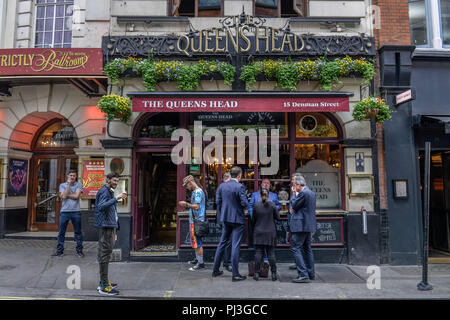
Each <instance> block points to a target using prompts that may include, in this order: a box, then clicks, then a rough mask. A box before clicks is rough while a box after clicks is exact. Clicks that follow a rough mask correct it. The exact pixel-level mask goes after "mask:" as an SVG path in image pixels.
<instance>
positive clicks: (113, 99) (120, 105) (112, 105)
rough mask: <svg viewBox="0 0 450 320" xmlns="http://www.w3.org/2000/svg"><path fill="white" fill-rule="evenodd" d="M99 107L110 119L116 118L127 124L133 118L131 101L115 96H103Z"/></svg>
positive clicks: (98, 104)
mask: <svg viewBox="0 0 450 320" xmlns="http://www.w3.org/2000/svg"><path fill="white" fill-rule="evenodd" d="M97 107H98V108H99V109H100V110H101V111H102V112H103V113H105V114H106V117H107V118H108V119H114V118H116V119H120V120H121V121H122V122H125V123H126V122H127V121H128V119H129V118H130V116H131V100H130V99H128V98H125V97H122V96H118V95H115V94H110V95H105V96H103V97H102V98H101V99H100V101H99V102H98V103H97Z"/></svg>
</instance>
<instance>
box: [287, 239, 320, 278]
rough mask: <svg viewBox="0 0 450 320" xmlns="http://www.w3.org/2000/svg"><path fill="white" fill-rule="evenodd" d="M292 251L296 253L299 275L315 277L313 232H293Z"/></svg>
mask: <svg viewBox="0 0 450 320" xmlns="http://www.w3.org/2000/svg"><path fill="white" fill-rule="evenodd" d="M291 252H292V253H293V254H294V259H295V264H296V265H297V271H298V275H299V276H300V277H306V278H308V277H309V278H312V277H314V275H315V272H314V256H313V252H312V249H311V232H292V245H291Z"/></svg>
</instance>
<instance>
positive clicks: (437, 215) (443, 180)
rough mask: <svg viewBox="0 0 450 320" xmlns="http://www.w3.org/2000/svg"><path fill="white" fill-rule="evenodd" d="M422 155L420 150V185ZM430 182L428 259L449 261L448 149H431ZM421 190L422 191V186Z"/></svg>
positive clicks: (422, 169)
mask: <svg viewBox="0 0 450 320" xmlns="http://www.w3.org/2000/svg"><path fill="white" fill-rule="evenodd" d="M424 155H425V153H424V152H423V151H420V154H419V158H420V171H421V181H422V186H423V182H424V168H425V157H424ZM430 182H431V185H430V235H429V244H430V259H446V258H447V259H449V261H448V262H450V150H446V151H432V153H431V167H430ZM421 190H422V191H423V188H421ZM422 199H423V195H422Z"/></svg>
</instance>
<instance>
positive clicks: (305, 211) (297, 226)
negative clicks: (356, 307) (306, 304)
mask: <svg viewBox="0 0 450 320" xmlns="http://www.w3.org/2000/svg"><path fill="white" fill-rule="evenodd" d="M292 192H293V193H295V197H294V199H292V200H291V208H292V211H293V212H292V213H290V214H291V217H290V229H291V234H292V244H291V252H292V253H293V254H294V259H295V264H296V266H297V272H298V277H297V278H295V279H293V280H292V281H293V282H296V283H305V282H309V280H314V279H315V272H314V256H313V251H312V248H311V234H312V233H313V232H315V231H316V228H317V225H316V195H315V194H314V192H312V191H311V190H310V189H309V188H308V187H307V186H306V181H305V178H304V177H303V176H297V177H295V182H294V186H293V187H292Z"/></svg>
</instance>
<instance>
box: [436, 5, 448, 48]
mask: <svg viewBox="0 0 450 320" xmlns="http://www.w3.org/2000/svg"><path fill="white" fill-rule="evenodd" d="M437 1H438V13H439V16H438V19H439V34H440V36H441V40H442V48H444V49H450V43H449V44H444V31H443V30H444V29H443V28H442V7H441V0H437ZM449 19H450V14H449ZM449 33H450V30H449Z"/></svg>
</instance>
